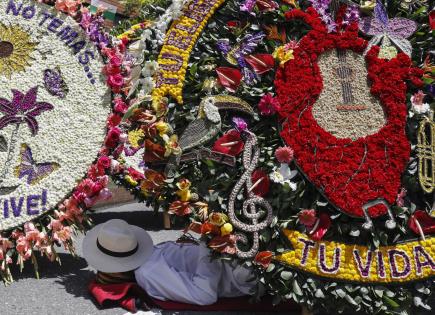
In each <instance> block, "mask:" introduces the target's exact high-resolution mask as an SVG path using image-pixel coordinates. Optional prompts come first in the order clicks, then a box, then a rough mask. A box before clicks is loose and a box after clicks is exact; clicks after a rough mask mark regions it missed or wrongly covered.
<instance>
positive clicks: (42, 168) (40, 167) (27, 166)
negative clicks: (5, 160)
mask: <svg viewBox="0 0 435 315" xmlns="http://www.w3.org/2000/svg"><path fill="white" fill-rule="evenodd" d="M58 168H60V165H59V164H57V163H55V162H46V163H36V162H35V160H34V159H33V155H32V150H31V149H30V147H29V146H28V145H27V144H25V143H23V144H22V145H21V150H20V164H19V165H18V166H17V167H16V168H15V176H16V177H18V178H19V179H21V178H23V177H26V176H27V184H28V185H36V184H38V183H39V182H40V181H41V180H43V179H44V178H46V177H47V176H49V175H50V174H51V173H53V172H54V171H55V170H57V169H58Z"/></svg>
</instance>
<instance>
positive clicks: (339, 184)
mask: <svg viewBox="0 0 435 315" xmlns="http://www.w3.org/2000/svg"><path fill="white" fill-rule="evenodd" d="M286 17H287V18H288V19H292V18H301V19H303V20H304V21H305V22H306V23H307V24H308V25H310V26H311V27H312V30H311V31H310V32H308V34H307V35H306V36H304V37H303V38H302V39H301V41H300V43H299V47H297V48H296V49H295V50H294V51H293V54H294V59H293V60H290V61H289V62H287V63H286V64H285V66H284V67H283V68H280V69H278V71H277V75H276V78H275V88H276V92H277V97H278V100H279V102H280V104H281V109H280V111H279V114H280V116H281V118H282V119H283V130H282V133H281V136H282V137H283V139H284V140H285V142H286V143H287V144H288V145H289V146H291V147H292V149H293V150H294V151H295V159H296V163H297V164H298V166H299V168H300V169H301V171H302V172H303V173H304V174H305V175H306V177H307V178H308V179H309V180H310V181H311V182H312V183H314V185H316V186H317V188H318V189H319V190H320V191H321V192H322V193H323V194H324V196H325V197H326V198H327V199H328V200H329V201H330V202H331V203H332V204H334V205H335V206H336V208H337V209H339V210H340V211H342V212H344V213H346V214H348V215H351V216H355V217H361V218H363V217H366V218H367V219H368V220H369V218H370V217H372V218H374V217H378V216H381V215H385V214H387V213H388V204H393V203H394V202H395V199H396V196H397V192H398V190H399V188H400V185H401V174H402V172H403V171H404V169H405V167H406V164H407V162H408V160H409V155H410V145H409V143H408V140H407V137H406V133H405V124H406V116H407V110H406V84H405V80H407V79H410V80H412V81H413V83H415V84H417V85H421V81H420V79H419V78H418V77H419V76H420V77H421V72H420V71H419V70H418V69H414V68H413V67H412V65H411V60H410V59H409V57H408V56H407V55H405V54H402V53H399V54H398V55H397V57H395V58H393V59H391V60H386V59H380V58H378V57H377V56H378V52H379V47H373V48H372V49H371V50H370V51H369V53H368V54H367V56H366V57H365V63H366V68H367V70H365V69H364V71H367V75H366V76H367V79H368V80H369V82H370V93H369V94H371V95H370V97H371V98H372V100H371V102H370V103H365V104H356V105H355V104H346V102H349V101H353V100H354V97H353V96H352V92H350V94H349V91H346V90H348V89H347V88H346V86H348V85H349V82H345V84H343V82H342V81H341V84H336V86H335V87H334V86H333V87H332V88H333V89H336V90H337V89H338V91H340V92H341V91H343V94H344V95H343V99H341V98H340V99H338V98H337V99H333V100H329V103H331V102H332V104H334V106H335V107H334V108H332V109H331V107H329V111H325V109H323V113H322V107H323V106H325V105H324V104H323V103H321V101H322V100H321V98H322V95H323V94H322V93H325V92H324V91H327V89H328V88H331V87H328V86H327V85H328V84H331V82H327V81H324V79H323V76H322V71H321V67H320V66H319V63H320V62H321V59H322V55H324V54H330V55H331V52H334V50H337V51H340V52H345V53H346V55H345V56H355V55H357V54H361V53H362V52H363V51H364V49H365V48H366V46H367V42H366V41H365V40H364V39H362V38H360V37H359V36H358V26H357V25H355V24H354V25H350V26H348V27H347V28H346V29H344V30H342V31H339V32H337V33H328V32H327V29H326V27H325V26H324V25H323V23H322V22H321V20H320V18H319V16H318V15H317V13H316V12H315V11H314V9H312V8H309V9H308V10H307V12H306V13H305V12H303V11H300V10H291V11H289V12H287V14H286ZM355 53H356V54H355ZM334 54H335V52H334ZM337 57H338V59H339V61H340V62H341V63H342V62H343V61H345V58H343V53H341V55H340V54H337ZM355 58H358V56H356V57H355ZM347 59H349V58H347ZM360 59H361V60H363V61H364V59H362V57H360ZM355 60H356V59H355ZM352 62H354V60H351V63H348V65H352ZM330 67H331V66H330ZM364 68H365V67H364ZM331 71H336V72H337V73H338V75H337V82H340V80H342V79H343V71H349V70H348V69H347V68H346V67H343V65H342V64H341V65H339V66H338V67H337V70H334V69H333V70H331ZM352 75H353V76H355V75H356V76H358V75H361V73H353V74H352ZM359 79H361V78H359ZM363 79H364V81H365V79H366V78H363ZM355 81H356V80H355ZM366 87H367V89H369V87H368V86H367V85H366ZM356 92H358V93H359V92H360V89H358V90H357V91H356ZM318 103H321V104H320V105H319V104H318ZM325 104H326V103H325ZM319 106H320V108H319ZM352 106H353V107H352ZM355 106H356V107H355ZM376 106H381V107H380V108H381V110H380V109H379V108H378V109H377V110H376ZM365 110H374V111H373V114H370V115H369V116H368V117H370V119H364V121H363V122H361V121H359V122H358V114H361V115H363V113H362V112H363V111H365ZM340 111H345V113H344V114H343V113H340ZM379 111H380V113H381V116H380V117H379V116H378V117H375V116H376V115H379ZM382 114H383V115H382ZM351 115H354V118H352V119H350V120H349V119H348V120H347V121H346V117H347V116H351ZM325 116H328V117H325ZM343 124H344V125H343ZM365 124H366V125H365ZM356 126H357V127H358V126H359V127H358V128H356ZM351 129H357V130H356V132H351V131H350V130H351ZM358 135H359V136H358ZM380 200H382V203H379V204H374V205H372V204H371V202H372V201H380Z"/></svg>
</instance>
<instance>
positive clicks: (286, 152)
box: [275, 146, 294, 164]
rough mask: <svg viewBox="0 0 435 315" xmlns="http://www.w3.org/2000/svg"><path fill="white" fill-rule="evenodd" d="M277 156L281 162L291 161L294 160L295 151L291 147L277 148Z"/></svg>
mask: <svg viewBox="0 0 435 315" xmlns="http://www.w3.org/2000/svg"><path fill="white" fill-rule="evenodd" d="M275 157H276V159H277V160H278V162H280V163H287V164H288V163H290V162H291V161H293V157H294V152H293V149H292V148H290V147H287V146H285V147H279V148H278V149H276V150H275Z"/></svg>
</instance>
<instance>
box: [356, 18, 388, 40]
mask: <svg viewBox="0 0 435 315" xmlns="http://www.w3.org/2000/svg"><path fill="white" fill-rule="evenodd" d="M359 29H360V31H361V32H363V33H364V34H366V35H368V36H375V35H381V34H383V33H384V25H383V24H382V23H381V22H379V21H378V20H377V19H375V18H373V17H363V18H361V20H360V22H359Z"/></svg>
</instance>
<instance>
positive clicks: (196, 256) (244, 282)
mask: <svg viewBox="0 0 435 315" xmlns="http://www.w3.org/2000/svg"><path fill="white" fill-rule="evenodd" d="M135 276H136V281H137V283H138V284H139V285H140V286H141V287H142V288H143V289H144V290H145V291H146V292H147V293H148V294H149V295H150V296H151V297H153V298H156V299H159V300H171V301H176V302H183V303H189V304H197V305H209V304H213V303H215V302H216V301H217V299H218V298H219V297H236V296H243V295H249V293H250V292H251V291H252V289H253V288H254V287H255V285H256V281H255V280H254V279H255V276H254V275H253V273H252V270H250V269H248V268H246V267H242V266H239V265H236V266H232V264H231V263H229V262H227V261H222V260H211V258H210V250H209V249H208V248H207V247H205V246H204V245H195V244H178V243H174V242H166V243H161V244H158V245H156V246H154V251H153V253H152V255H151V257H150V258H149V259H148V260H147V262H145V263H144V264H143V265H142V266H141V267H139V268H138V269H137V270H136V271H135Z"/></svg>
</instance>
